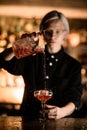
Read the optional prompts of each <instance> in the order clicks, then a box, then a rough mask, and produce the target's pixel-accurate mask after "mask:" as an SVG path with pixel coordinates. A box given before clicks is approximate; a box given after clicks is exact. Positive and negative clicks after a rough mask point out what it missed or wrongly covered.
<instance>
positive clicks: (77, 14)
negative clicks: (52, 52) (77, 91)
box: [0, 0, 87, 115]
mask: <svg viewBox="0 0 87 130" xmlns="http://www.w3.org/2000/svg"><path fill="white" fill-rule="evenodd" d="M55 9H56V10H58V11H61V12H62V13H64V14H65V16H66V17H67V18H68V20H69V24H70V35H69V37H68V39H67V42H65V43H64V47H65V49H66V51H67V53H69V54H70V55H71V56H73V57H74V58H76V59H77V60H78V61H80V62H81V64H82V70H81V74H82V84H83V87H84V90H85V91H84V93H85V92H86V91H87V86H86V84H87V1H86V0H46V1H45V0H17V1H16V0H0V52H2V51H3V50H4V49H6V48H9V47H11V46H12V43H13V42H14V41H15V40H17V39H18V38H20V36H21V35H22V34H23V33H25V32H28V33H30V32H32V31H36V32H37V31H39V23H40V20H41V18H42V17H43V16H44V15H45V14H46V13H47V12H48V11H51V10H55ZM23 92H24V81H23V79H22V77H21V76H14V75H11V74H9V73H8V72H7V71H5V70H3V69H0V114H1V115H9V114H12V113H11V112H13V111H15V110H19V108H20V104H21V102H22V98H23ZM84 97H86V98H85V99H87V93H86V94H85V96H84V95H82V98H83V100H84ZM85 102H86V103H87V101H85Z"/></svg>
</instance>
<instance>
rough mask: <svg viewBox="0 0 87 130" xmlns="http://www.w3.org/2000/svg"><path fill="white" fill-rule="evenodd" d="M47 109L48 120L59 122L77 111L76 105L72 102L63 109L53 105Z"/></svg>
mask: <svg viewBox="0 0 87 130" xmlns="http://www.w3.org/2000/svg"><path fill="white" fill-rule="evenodd" d="M45 108H46V110H45V113H46V114H47V117H48V119H55V120H57V119H60V118H63V117H65V116H68V115H70V114H72V113H73V111H74V110H75V105H74V104H73V103H72V102H70V103H68V104H67V105H66V106H64V107H61V108H60V107H57V106H52V105H46V106H45Z"/></svg>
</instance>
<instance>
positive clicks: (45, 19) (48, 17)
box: [40, 10, 70, 33]
mask: <svg viewBox="0 0 87 130" xmlns="http://www.w3.org/2000/svg"><path fill="white" fill-rule="evenodd" d="M55 19H58V20H61V21H62V22H63V24H64V26H65V27H66V29H67V31H68V32H69V31H70V29H69V23H68V20H67V18H66V17H65V16H64V14H63V13H61V12H58V11H56V10H53V11H51V12H48V13H47V14H46V15H45V16H44V17H43V19H42V21H41V23H40V32H41V33H42V32H43V30H44V29H45V28H46V26H47V24H48V23H49V22H50V21H51V20H55Z"/></svg>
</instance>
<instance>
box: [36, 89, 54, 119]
mask: <svg viewBox="0 0 87 130" xmlns="http://www.w3.org/2000/svg"><path fill="white" fill-rule="evenodd" d="M52 95H53V92H52V91H51V90H47V89H42V90H35V91H34V97H35V98H37V99H38V100H39V101H41V106H42V119H46V117H45V103H46V102H47V101H48V100H49V99H51V98H52Z"/></svg>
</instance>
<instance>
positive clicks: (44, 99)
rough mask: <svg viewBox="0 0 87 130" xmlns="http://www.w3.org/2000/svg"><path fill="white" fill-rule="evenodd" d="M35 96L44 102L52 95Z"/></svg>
mask: <svg viewBox="0 0 87 130" xmlns="http://www.w3.org/2000/svg"><path fill="white" fill-rule="evenodd" d="M35 97H36V98H37V99H38V100H40V101H41V102H43V103H45V102H46V101H48V100H49V99H50V98H51V97H52V96H46V95H36V96H35Z"/></svg>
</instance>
